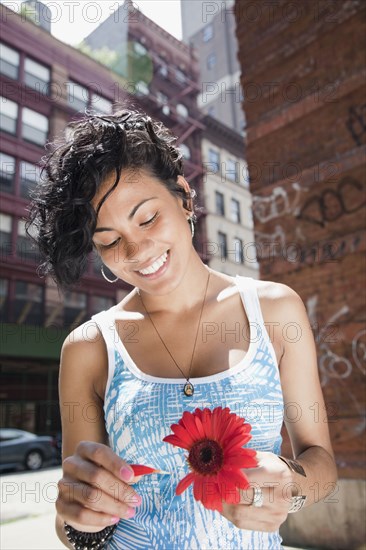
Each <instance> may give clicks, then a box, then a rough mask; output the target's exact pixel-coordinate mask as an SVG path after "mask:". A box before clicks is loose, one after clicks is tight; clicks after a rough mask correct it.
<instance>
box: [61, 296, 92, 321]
mask: <svg viewBox="0 0 366 550" xmlns="http://www.w3.org/2000/svg"><path fill="white" fill-rule="evenodd" d="M86 303H87V302H86V294H83V293H82V292H71V291H67V292H66V293H65V299H64V326H65V327H77V326H79V325H81V323H82V322H83V321H84V320H85V318H86V313H87V308H86Z"/></svg>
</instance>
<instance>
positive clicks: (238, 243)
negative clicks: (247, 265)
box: [234, 237, 244, 264]
mask: <svg viewBox="0 0 366 550" xmlns="http://www.w3.org/2000/svg"><path fill="white" fill-rule="evenodd" d="M234 253H235V263H237V264H243V263H244V250H243V241H242V240H241V239H239V238H238V237H235V238H234Z"/></svg>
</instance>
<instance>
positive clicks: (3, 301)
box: [0, 279, 9, 323]
mask: <svg viewBox="0 0 366 550" xmlns="http://www.w3.org/2000/svg"><path fill="white" fill-rule="evenodd" d="M8 297H9V281H8V280H7V279H0V322H1V323H6V322H7V321H8V320H9V311H8Z"/></svg>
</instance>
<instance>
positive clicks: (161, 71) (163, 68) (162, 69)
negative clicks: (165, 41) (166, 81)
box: [158, 61, 169, 78]
mask: <svg viewBox="0 0 366 550" xmlns="http://www.w3.org/2000/svg"><path fill="white" fill-rule="evenodd" d="M158 71H159V74H160V75H161V76H162V77H164V78H168V73H169V71H168V66H167V65H166V63H164V61H161V62H160V66H159V69H158Z"/></svg>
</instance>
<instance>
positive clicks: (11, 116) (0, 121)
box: [0, 96, 18, 134]
mask: <svg viewBox="0 0 366 550" xmlns="http://www.w3.org/2000/svg"><path fill="white" fill-rule="evenodd" d="M0 109H1V112H0V129H1V130H3V131H4V132H9V134H15V133H16V130H17V118H18V104H17V103H15V102H14V101H11V100H10V99H7V98H5V97H2V96H0Z"/></svg>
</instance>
